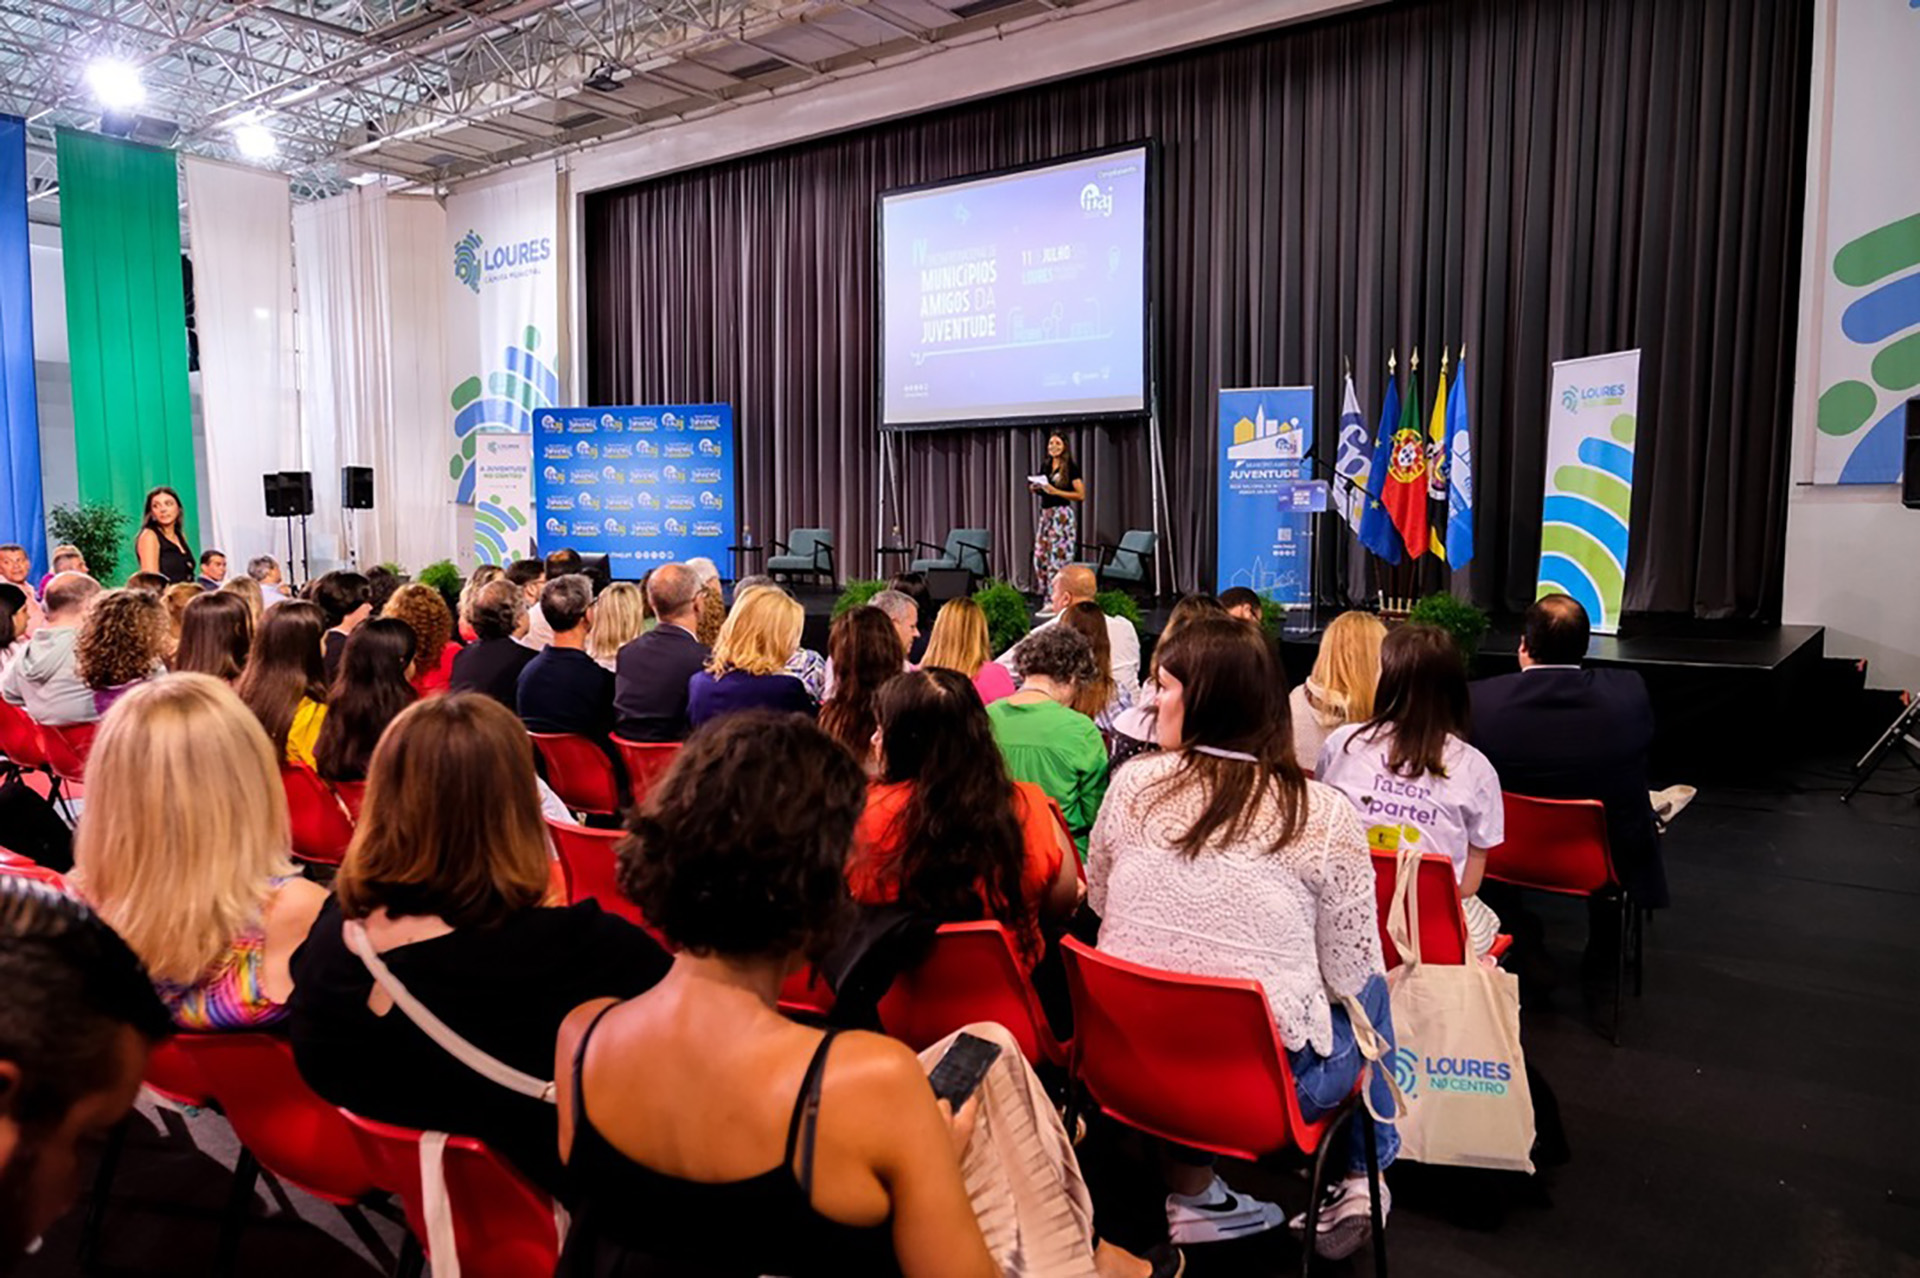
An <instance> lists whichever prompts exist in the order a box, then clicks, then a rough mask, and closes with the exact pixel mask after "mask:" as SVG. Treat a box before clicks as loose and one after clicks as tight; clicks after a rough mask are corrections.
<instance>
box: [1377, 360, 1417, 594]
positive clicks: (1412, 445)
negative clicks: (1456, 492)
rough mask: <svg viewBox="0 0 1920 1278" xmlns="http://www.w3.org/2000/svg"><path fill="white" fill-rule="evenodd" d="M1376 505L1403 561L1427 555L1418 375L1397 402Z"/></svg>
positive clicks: (1415, 375)
mask: <svg viewBox="0 0 1920 1278" xmlns="http://www.w3.org/2000/svg"><path fill="white" fill-rule="evenodd" d="M1380 504H1381V505H1383V506H1385V507H1386V508H1387V514H1389V515H1391V516H1392V517H1393V526H1394V527H1395V528H1397V529H1399V530H1400V540H1401V542H1402V544H1404V545H1405V546H1406V548H1407V557H1408V558H1410V559H1418V558H1419V557H1420V556H1421V555H1424V554H1426V553H1427V549H1428V546H1427V437H1426V432H1425V431H1423V430H1421V429H1420V374H1419V373H1418V372H1417V371H1416V372H1414V373H1412V374H1410V376H1409V379H1408V382H1407V397H1406V398H1405V399H1403V400H1401V401H1400V424H1399V426H1398V427H1396V428H1395V429H1394V432H1393V443H1392V445H1391V447H1390V448H1389V449H1388V450H1387V473H1386V474H1385V475H1383V476H1381V477H1380Z"/></svg>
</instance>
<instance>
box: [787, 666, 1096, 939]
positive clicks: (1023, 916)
mask: <svg viewBox="0 0 1920 1278" xmlns="http://www.w3.org/2000/svg"><path fill="white" fill-rule="evenodd" d="M829 708H830V707H829ZM878 711H879V753H880V760H879V763H880V766H879V775H878V777H877V779H876V781H875V783H874V785H873V787H872V788H871V789H869V790H868V791H867V806H866V810H865V812H863V813H862V814H861V817H860V824H859V827H858V828H857V829H856V830H855V832H854V844H853V846H854V851H853V857H852V859H851V860H850V861H849V862H848V864H847V883H848V885H849V886H850V887H851V888H852V890H853V899H854V900H856V901H859V902H861V903H862V904H865V905H885V904H888V903H890V902H893V901H900V902H903V903H905V904H907V905H909V906H911V907H913V909H914V910H915V912H917V913H920V914H924V915H927V916H929V917H932V918H935V919H938V920H939V921H940V922H942V923H957V922H965V921H967V920H970V919H979V918H991V919H997V920H999V921H1000V922H1001V923H1004V924H1006V927H1007V930H1008V931H1009V932H1011V933H1012V934H1013V937H1014V941H1015V943H1016V944H1017V945H1018V947H1019V950H1020V958H1021V961H1022V962H1023V963H1024V964H1025V965H1026V968H1027V970H1028V971H1032V970H1033V967H1034V965H1035V964H1036V963H1038V962H1039V961H1040V958H1041V955H1042V954H1043V953H1044V952H1045V948H1046V942H1045V939H1044V937H1043V936H1042V934H1041V930H1040V921H1041V919H1042V918H1043V917H1044V918H1048V919H1064V918H1066V917H1067V916H1068V915H1070V914H1072V913H1073V911H1074V910H1075V909H1076V908H1077V907H1078V906H1079V904H1080V875H1079V873H1078V870H1079V857H1078V856H1076V855H1075V854H1074V850H1073V841H1072V840H1071V839H1069V838H1068V837H1067V826H1066V822H1065V821H1064V820H1063V819H1062V818H1061V816H1060V810H1059V808H1058V807H1056V806H1055V804H1054V802H1053V800H1052V799H1050V798H1048V797H1047V794H1046V791H1044V790H1042V789H1041V788H1040V787H1039V786H1037V785H1034V784H1033V783H1032V782H1030V781H1015V780H1013V779H1012V778H1011V777H1010V776H1008V775H1007V769H1006V765H1005V764H1004V763H1002V762H1001V760H1000V752H999V751H998V750H997V749H995V748H994V744H993V727H992V724H991V723H990V722H989V720H988V719H987V712H986V710H985V708H984V707H982V706H981V704H980V698H979V695H978V694H977V693H975V692H974V690H973V685H972V683H971V682H970V681H969V680H968V679H967V678H966V676H964V675H962V674H960V673H958V672H957V671H953V670H942V669H937V668H935V669H921V670H915V671H911V672H909V673H907V674H903V675H895V676H894V677H893V680H892V681H891V682H890V683H888V684H887V685H886V687H884V688H882V689H881V690H880V695H879V699H878ZM821 717H822V719H823V720H824V718H825V717H826V715H825V711H824V710H823V711H822V714H821Z"/></svg>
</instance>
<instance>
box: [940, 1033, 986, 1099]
mask: <svg viewBox="0 0 1920 1278" xmlns="http://www.w3.org/2000/svg"><path fill="white" fill-rule="evenodd" d="M999 1059H1000V1045H999V1044H998V1043H989V1042H988V1041H987V1040H986V1039H984V1038H975V1037H974V1036H973V1035H972V1034H962V1035H960V1037H958V1038H956V1039H954V1040H953V1046H952V1047H949V1048H948V1049H947V1054H946V1055H945V1056H942V1057H941V1058H940V1061H939V1063H938V1064H936V1065H935V1066H934V1067H933V1072H932V1073H930V1074H928V1075H927V1082H928V1083H930V1084H932V1086H933V1094H934V1095H935V1096H937V1097H939V1098H940V1099H941V1100H944V1101H946V1102H947V1103H948V1104H949V1105H952V1106H953V1108H954V1110H955V1111H956V1112H957V1111H958V1110H959V1108H960V1107H961V1106H962V1105H964V1104H966V1103H967V1098H968V1097H969V1096H972V1095H973V1093H974V1091H975V1089H976V1088H978V1087H979V1086H980V1080H981V1079H983V1078H985V1077H986V1076H987V1070H988V1069H990V1068H992V1066H993V1063H994V1062H995V1061H997V1060H999Z"/></svg>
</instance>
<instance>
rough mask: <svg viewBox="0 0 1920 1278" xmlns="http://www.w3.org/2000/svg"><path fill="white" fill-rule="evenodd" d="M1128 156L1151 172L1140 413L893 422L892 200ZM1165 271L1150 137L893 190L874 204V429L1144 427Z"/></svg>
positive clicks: (1143, 262)
mask: <svg viewBox="0 0 1920 1278" xmlns="http://www.w3.org/2000/svg"><path fill="white" fill-rule="evenodd" d="M1128 151H1139V152H1140V153H1141V158H1142V162H1143V163H1144V164H1145V165H1146V175H1145V177H1144V179H1143V180H1142V187H1143V189H1144V192H1145V195H1144V198H1145V205H1146V206H1145V209H1144V211H1143V213H1144V217H1143V225H1142V229H1141V235H1142V237H1143V238H1144V239H1145V241H1146V242H1145V243H1144V244H1143V245H1142V246H1141V253H1140V273H1141V277H1142V278H1141V281H1140V308H1141V318H1140V323H1141V334H1140V363H1141V368H1140V387H1141V407H1139V408H1137V409H1122V410H1118V411H1115V410H1100V411H1094V412H1066V413H1032V414H1024V415H1019V416H998V417H953V418H941V419H940V420H938V421H920V422H889V421H888V420H887V235H886V205H887V200H888V199H890V198H892V197H896V196H901V195H912V194H915V193H917V192H921V191H935V190H939V189H940V188H942V187H950V186H966V185H970V184H972V183H976V182H985V181H990V180H992V179H994V178H1002V177H1010V176H1013V175H1015V174H1019V173H1026V172H1032V171H1036V170H1039V169H1056V168H1066V167H1068V166H1071V165H1076V164H1084V163H1086V162H1088V161H1090V160H1099V159H1104V158H1107V157H1111V156H1118V155H1123V154H1125V153H1126V152H1128ZM1159 265H1160V144H1159V142H1158V141H1157V140H1156V139H1154V138H1152V137H1144V138H1135V139H1133V140H1131V141H1127V142H1121V143H1117V144H1115V145H1112V146H1102V147H1094V148H1092V149H1090V150H1085V151H1074V152H1070V153H1068V154H1066V155H1056V156H1049V157H1048V158H1046V159H1043V160H1029V161H1027V162H1026V163H1024V164H1009V165H1006V166H1004V167H1001V168H996V169H983V170H981V171H979V172H975V173H965V174H960V175H958V176H955V177H944V178H936V179H934V180H931V181H927V182H915V183H913V184H911V185H909V186H894V187H888V188H886V189H885V190H882V191H879V192H877V193H876V194H875V195H874V197H873V288H874V294H875V299H874V308H873V315H874V319H873V345H874V361H873V367H874V373H873V416H874V422H875V425H876V426H877V428H878V429H879V431H880V432H881V433H882V434H890V433H893V432H897V431H906V432H918V431H940V430H980V429H1017V428H1021V427H1038V426H1073V425H1085V424H1087V423H1091V422H1119V423H1140V422H1148V421H1151V420H1153V419H1154V417H1155V415H1156V411H1157V409H1158V405H1159V384H1158V381H1157V379H1156V378H1155V377H1154V358H1155V353H1156V348H1157V341H1158V337H1159V325H1158V324H1157V323H1156V319H1157V312H1158V309H1159V308H1158V302H1159V298H1158V297H1157V295H1156V293H1155V290H1154V282H1155V279H1156V277H1157V276H1158V275H1159Z"/></svg>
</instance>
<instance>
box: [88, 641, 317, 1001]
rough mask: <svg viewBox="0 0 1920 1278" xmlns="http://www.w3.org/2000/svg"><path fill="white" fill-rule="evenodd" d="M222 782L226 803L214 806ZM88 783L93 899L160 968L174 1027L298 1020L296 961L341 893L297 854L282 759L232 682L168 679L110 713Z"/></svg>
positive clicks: (154, 970) (158, 981)
mask: <svg viewBox="0 0 1920 1278" xmlns="http://www.w3.org/2000/svg"><path fill="white" fill-rule="evenodd" d="M209 777H218V778H219V779H220V788H221V791H222V793H223V795H225V796H227V798H226V800H225V801H221V802H209V801H208V799H207V796H206V785H207V779H208V778H209ZM87 780H88V783H89V791H88V795H87V805H86V812H85V813H84V814H83V815H82V816H81V818H80V830H79V834H78V835H77V836H76V838H75V840H74V848H73V859H74V865H75V867H76V873H77V875H78V878H79V884H80V890H81V893H82V895H84V896H85V897H86V898H87V899H88V900H89V901H91V902H92V903H93V906H94V908H95V909H96V910H97V911H98V912H99V913H100V916H101V917H102V918H104V919H106V920H107V922H109V923H111V924H113V926H114V928H115V930H116V931H118V932H119V933H120V935H121V936H123V937H125V938H126V941H127V944H128V945H130V946H132V947H133V951H134V953H136V954H138V955H139V956H140V958H141V959H142V961H144V962H145V963H146V965H147V970H148V971H149V972H150V973H151V974H152V976H153V982H154V987H155V988H156V989H157V990H158V991H159V993H160V996H161V998H162V999H163V1000H165V1002H166V1004H167V1006H168V1008H169V1009H170V1010H171V1011H172V1012H173V1019H174V1023H175V1024H176V1025H178V1026H179V1027H180V1028H181V1029H185V1030H200V1031H209V1030H239V1029H253V1028H256V1027H258V1026H262V1025H272V1024H274V1023H276V1022H278V1021H280V1020H282V1019H284V1018H285V1016H286V1002H287V999H288V998H289V997H291V996H292V994H293V974H292V970H291V968H290V966H289V965H290V963H291V961H292V958H293V952H294V951H295V950H296V949H298V948H299V947H300V944H301V943H302V942H303V941H305V940H306V937H307V929H308V928H310V927H311V926H312V925H313V920H314V918H315V917H316V916H318V914H319V913H320V907H321V906H322V905H323V904H325V902H326V899H327V893H326V891H325V889H323V888H321V887H319V886H318V885H317V884H313V883H309V882H307V881H306V880H305V879H302V878H300V877H299V875H298V874H297V873H295V871H294V867H293V863H292V861H291V860H290V859H289V857H288V849H289V846H290V838H289V834H288V827H287V800H286V795H285V793H284V792H283V791H282V790H281V788H280V764H279V761H278V760H277V759H275V758H274V754H273V746H272V744H271V743H270V742H269V741H268V740H267V734H266V733H265V732H264V731H262V730H261V727H260V723H259V721H258V720H257V719H255V718H254V717H253V714H252V713H251V712H250V711H249V710H248V709H247V708H246V706H244V705H242V704H241V702H240V698H239V697H237V696H236V695H234V692H233V690H232V689H231V688H229V687H227V685H226V684H224V683H222V682H220V681H219V680H218V679H215V678H212V677H211V676H209V675H199V674H176V675H168V676H166V677H165V678H162V679H158V680H155V681H154V682H152V683H149V684H146V685H144V686H142V687H139V688H135V689H134V690H133V691H131V692H129V693H127V694H126V695H125V696H124V697H122V698H120V701H119V703H118V704H116V705H115V706H114V707H113V710H112V711H111V712H110V713H108V715H107V717H106V719H105V721H104V722H102V724H101V726H100V735H99V736H98V737H96V738H95V739H94V743H93V753H92V755H91V756H89V758H88V760H87Z"/></svg>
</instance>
